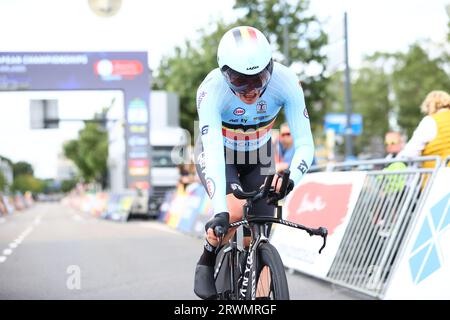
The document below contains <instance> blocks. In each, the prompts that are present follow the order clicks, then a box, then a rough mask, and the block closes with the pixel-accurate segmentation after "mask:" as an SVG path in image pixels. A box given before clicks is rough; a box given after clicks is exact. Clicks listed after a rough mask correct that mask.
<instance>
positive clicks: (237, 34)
mask: <svg viewBox="0 0 450 320" xmlns="http://www.w3.org/2000/svg"><path fill="white" fill-rule="evenodd" d="M233 36H234V39H235V40H236V43H237V44H241V43H242V41H246V40H256V32H255V30H254V29H253V28H249V27H241V28H238V29H236V30H234V31H233Z"/></svg>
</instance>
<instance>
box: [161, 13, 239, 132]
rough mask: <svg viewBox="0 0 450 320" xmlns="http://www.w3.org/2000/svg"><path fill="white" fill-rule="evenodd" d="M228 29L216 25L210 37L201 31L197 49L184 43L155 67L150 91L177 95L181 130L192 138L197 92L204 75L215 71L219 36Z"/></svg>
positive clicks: (219, 24) (221, 24) (221, 25)
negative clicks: (155, 73) (188, 133)
mask: <svg viewBox="0 0 450 320" xmlns="http://www.w3.org/2000/svg"><path fill="white" fill-rule="evenodd" d="M231 27H232V26H231V25H225V24H224V23H222V22H219V23H218V25H217V28H216V29H215V30H214V31H213V32H211V33H208V32H207V31H206V30H205V29H204V30H201V31H200V40H199V43H198V44H197V45H194V44H193V43H192V42H190V41H186V42H185V44H184V47H177V48H175V53H174V55H173V56H170V57H164V58H163V60H162V62H161V64H160V66H159V69H158V76H157V78H156V79H155V82H154V84H153V89H157V90H166V91H169V92H176V93H177V94H178V95H179V98H180V123H181V127H183V128H185V129H187V130H189V132H190V133H191V136H192V137H193V136H194V121H195V120H196V119H197V109H196V101H195V99H196V94H197V88H198V86H199V85H200V83H201V82H202V81H203V79H204V78H205V77H206V76H207V75H208V73H209V72H210V71H211V70H213V69H215V68H217V56H216V54H217V46H218V45H219V41H220V38H221V37H222V35H223V34H224V33H225V32H226V31H227V30H228V29H229V28H231Z"/></svg>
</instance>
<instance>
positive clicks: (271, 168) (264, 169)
mask: <svg viewBox="0 0 450 320" xmlns="http://www.w3.org/2000/svg"><path fill="white" fill-rule="evenodd" d="M271 146H272V144H271V141H270V140H269V142H268V143H267V144H265V145H263V146H262V147H261V148H260V150H259V153H258V158H257V159H258V163H257V164H256V165H255V166H253V167H252V168H251V170H249V171H248V172H245V174H242V175H241V182H242V187H243V188H244V190H258V189H259V188H260V187H261V186H262V185H263V184H264V182H265V179H266V177H267V176H268V175H269V174H273V173H274V172H275V162H274V158H273V156H272V150H271ZM274 209H275V207H274V206H273V205H268V204H267V203H266V201H265V200H262V201H257V202H255V203H254V204H253V206H252V208H251V210H250V212H249V215H254V216H263V217H265V216H266V217H273V216H274ZM270 229H271V225H269V229H268V234H270ZM244 236H246V237H245V240H244V241H245V243H246V246H248V245H249V243H250V230H248V229H244ZM259 280H260V282H261V283H269V282H270V272H269V269H268V268H267V267H265V268H263V269H262V270H261V273H260V275H259ZM266 291H267V290H266V289H265V288H264V286H261V285H257V292H256V294H257V297H262V296H267V294H268V292H266Z"/></svg>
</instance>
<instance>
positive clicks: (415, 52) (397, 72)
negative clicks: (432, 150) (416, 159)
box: [392, 43, 450, 137]
mask: <svg viewBox="0 0 450 320" xmlns="http://www.w3.org/2000/svg"><path fill="white" fill-rule="evenodd" d="M442 62H443V61H442V59H439V58H435V59H432V58H430V56H429V55H428V53H427V52H426V51H425V49H424V48H422V47H421V46H420V45H419V44H417V43H416V44H413V45H412V46H410V48H409V51H408V52H407V53H405V54H396V63H395V66H394V72H393V74H392V78H393V88H394V92H395V97H396V104H397V106H398V123H399V125H400V126H401V127H402V128H403V129H404V130H405V131H406V133H407V134H408V136H409V137H411V135H412V133H413V131H414V129H415V128H416V127H417V124H418V123H419V122H420V120H421V119H422V117H423V116H424V115H423V114H421V113H420V105H421V104H422V102H423V100H424V99H425V97H426V96H427V94H428V93H429V92H430V91H432V90H445V91H448V88H450V77H449V76H448V74H447V73H446V72H445V71H444V69H443V68H442Z"/></svg>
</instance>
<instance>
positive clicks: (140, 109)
mask: <svg viewBox="0 0 450 320" xmlns="http://www.w3.org/2000/svg"><path fill="white" fill-rule="evenodd" d="M127 113H128V118H127V121H128V123H129V124H145V123H147V122H148V119H147V118H148V110H147V105H146V104H145V101H144V100H142V99H137V98H136V99H133V100H132V101H131V102H130V104H129V105H128V110H127Z"/></svg>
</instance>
